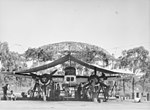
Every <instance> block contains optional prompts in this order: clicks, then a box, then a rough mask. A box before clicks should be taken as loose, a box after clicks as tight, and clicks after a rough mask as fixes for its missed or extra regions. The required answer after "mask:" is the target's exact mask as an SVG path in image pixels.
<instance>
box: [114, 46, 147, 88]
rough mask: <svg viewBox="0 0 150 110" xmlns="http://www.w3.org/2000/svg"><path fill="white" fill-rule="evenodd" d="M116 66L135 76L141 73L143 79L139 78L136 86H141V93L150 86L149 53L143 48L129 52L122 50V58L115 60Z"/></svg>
mask: <svg viewBox="0 0 150 110" xmlns="http://www.w3.org/2000/svg"><path fill="white" fill-rule="evenodd" d="M117 61H118V62H117V63H116V65H117V66H118V67H119V68H123V69H129V70H131V71H132V72H133V73H135V75H138V74H139V73H143V77H141V78H140V80H139V81H138V82H136V84H139V85H141V87H142V89H143V91H144V90H145V89H147V87H148V86H146V85H148V84H150V82H149V79H150V57H149V52H148V51H147V50H146V49H145V48H144V47H142V46H141V47H137V48H133V49H129V50H124V51H123V52H122V56H120V57H119V58H118V60H117ZM130 80H132V78H130Z"/></svg>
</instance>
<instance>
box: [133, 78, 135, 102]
mask: <svg viewBox="0 0 150 110" xmlns="http://www.w3.org/2000/svg"><path fill="white" fill-rule="evenodd" d="M134 82H135V81H134V77H133V79H132V99H134Z"/></svg>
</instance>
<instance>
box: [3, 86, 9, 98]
mask: <svg viewBox="0 0 150 110" xmlns="http://www.w3.org/2000/svg"><path fill="white" fill-rule="evenodd" d="M2 88H3V98H4V100H7V99H8V97H7V91H8V89H9V85H8V84H6V85H5V86H4V87H2Z"/></svg>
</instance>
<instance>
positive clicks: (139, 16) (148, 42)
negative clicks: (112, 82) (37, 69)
mask: <svg viewBox="0 0 150 110" xmlns="http://www.w3.org/2000/svg"><path fill="white" fill-rule="evenodd" d="M0 41H1V42H4V41H7V42H8V44H9V46H10V49H11V50H12V51H18V52H20V53H22V52H24V51H25V50H27V48H28V47H39V46H42V45H46V44H51V43H57V42H62V41H75V42H76V41H77V42H84V43H89V44H93V45H97V46H100V47H102V48H104V49H106V50H107V51H108V52H110V53H115V54H117V52H120V51H121V50H123V49H129V48H133V47H137V46H144V47H145V48H146V49H147V50H149V51H150V0H0Z"/></svg>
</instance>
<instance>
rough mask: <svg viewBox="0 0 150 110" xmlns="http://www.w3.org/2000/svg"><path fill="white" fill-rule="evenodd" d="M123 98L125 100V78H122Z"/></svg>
mask: <svg viewBox="0 0 150 110" xmlns="http://www.w3.org/2000/svg"><path fill="white" fill-rule="evenodd" d="M123 100H125V79H123Z"/></svg>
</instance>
